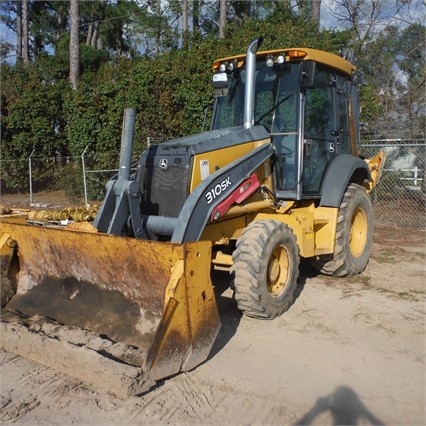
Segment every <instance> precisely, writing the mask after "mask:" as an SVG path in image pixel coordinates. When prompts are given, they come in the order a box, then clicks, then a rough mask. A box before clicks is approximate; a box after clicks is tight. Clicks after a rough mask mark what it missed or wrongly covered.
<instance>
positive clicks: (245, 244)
mask: <svg viewBox="0 0 426 426" xmlns="http://www.w3.org/2000/svg"><path fill="white" fill-rule="evenodd" d="M232 258H233V266H232V269H231V272H233V274H234V282H233V287H234V291H235V300H236V301H237V304H238V308H239V309H240V310H241V311H243V312H244V314H245V315H247V316H250V317H255V318H262V319H274V318H276V317H278V316H280V315H282V314H283V313H284V312H285V311H286V310H287V309H288V308H289V307H290V304H291V302H292V301H293V296H294V291H295V289H296V286H297V277H298V275H299V261H300V259H299V249H298V245H297V241H296V237H295V236H294V234H293V232H292V230H291V229H290V228H289V227H288V226H287V225H285V224H283V223H281V222H277V221H274V220H259V221H255V222H252V223H251V224H250V225H249V226H248V227H247V228H246V229H245V230H244V231H243V233H242V235H241V237H240V238H239V239H238V241H237V244H236V249H235V251H234V253H233V255H232Z"/></svg>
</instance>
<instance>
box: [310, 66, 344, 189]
mask: <svg viewBox="0 0 426 426" xmlns="http://www.w3.org/2000/svg"><path fill="white" fill-rule="evenodd" d="M303 94H304V108H303V109H304V112H303V116H304V120H303V165H302V193H303V194H304V195H310V196H312V195H319V193H320V188H321V182H322V178H323V176H324V173H325V171H326V169H327V166H328V165H329V164H330V162H331V161H332V159H333V158H334V157H335V156H336V155H337V152H338V145H339V135H340V132H339V130H338V125H337V120H338V114H337V102H338V101H337V99H336V76H335V75H333V73H332V72H331V71H330V70H327V69H326V68H321V67H318V68H317V70H316V72H315V77H314V84H313V85H312V87H308V88H305V89H304V92H303Z"/></svg>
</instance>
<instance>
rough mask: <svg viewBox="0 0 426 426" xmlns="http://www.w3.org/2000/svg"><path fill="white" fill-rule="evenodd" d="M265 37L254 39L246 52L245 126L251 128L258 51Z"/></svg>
mask: <svg viewBox="0 0 426 426" xmlns="http://www.w3.org/2000/svg"><path fill="white" fill-rule="evenodd" d="M262 41H263V37H259V38H257V39H255V40H253V41H252V42H251V44H250V46H249V47H248V49H247V54H246V87H245V101H244V127H245V128H246V129H251V128H252V127H253V124H254V84H255V77H256V52H257V51H258V49H259V48H260V45H261V44H262Z"/></svg>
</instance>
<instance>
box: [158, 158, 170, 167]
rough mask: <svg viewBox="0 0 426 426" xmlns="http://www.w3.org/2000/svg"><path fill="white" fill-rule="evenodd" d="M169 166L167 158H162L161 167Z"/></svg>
mask: <svg viewBox="0 0 426 426" xmlns="http://www.w3.org/2000/svg"><path fill="white" fill-rule="evenodd" d="M168 167H169V162H168V161H167V160H166V159H165V158H162V159H161V160H160V169H163V170H166V169H167V168H168Z"/></svg>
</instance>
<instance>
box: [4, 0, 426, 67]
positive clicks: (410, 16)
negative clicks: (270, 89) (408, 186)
mask: <svg viewBox="0 0 426 426" xmlns="http://www.w3.org/2000/svg"><path fill="white" fill-rule="evenodd" d="M371 1H372V0H366V3H370V2H371ZM375 1H377V0H375ZM400 1H402V0H400ZM396 2H397V0H382V4H383V12H382V17H381V21H380V23H379V24H378V28H379V29H383V28H384V27H386V26H387V25H398V26H407V25H408V24H409V23H412V22H413V21H414V22H418V23H420V24H424V23H425V22H426V3H424V0H408V1H407V0H405V1H404V3H405V5H404V6H403V7H402V9H401V10H400V12H399V13H398V14H396V15H395V4H396ZM339 3H340V1H337V0H322V2H321V15H320V17H321V21H320V26H321V28H323V29H341V28H344V27H345V25H347V22H345V21H343V20H341V19H338V18H337V17H336V16H337V15H338V7H339V6H338V5H339ZM0 41H1V42H8V43H10V44H12V45H14V44H15V41H16V36H15V33H14V31H12V30H10V29H9V28H7V26H6V25H4V24H2V23H0ZM13 58H14V55H13V54H12V55H11V57H10V58H9V59H8V61H11V62H13Z"/></svg>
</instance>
